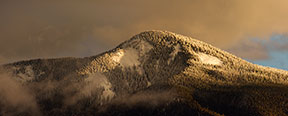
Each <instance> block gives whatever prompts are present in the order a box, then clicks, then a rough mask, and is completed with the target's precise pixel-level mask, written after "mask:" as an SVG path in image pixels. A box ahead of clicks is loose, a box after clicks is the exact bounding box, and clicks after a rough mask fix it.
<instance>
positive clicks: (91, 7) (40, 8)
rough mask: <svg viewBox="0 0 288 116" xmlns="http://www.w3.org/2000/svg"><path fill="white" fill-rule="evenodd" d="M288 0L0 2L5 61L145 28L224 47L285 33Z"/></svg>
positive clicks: (65, 51)
mask: <svg viewBox="0 0 288 116" xmlns="http://www.w3.org/2000/svg"><path fill="white" fill-rule="evenodd" d="M287 5H288V1H287V0H274V1H263V0H252V1H251V0H233V1H227V0H217V1H212V0H184V1H176V0H169V1H167V0H166V1H165V0H159V1H153V0H148V1H147V0H146V1H132V0H123V1H101V0H100V1H66V0H62V1H57V2H56V1H53V2H52V1H45V2H44V1H33V0H31V1H25V3H24V2H23V3H19V2H17V3H16V2H13V1H7V2H2V3H1V5H0V8H1V12H0V16H1V19H0V24H1V27H0V56H2V57H3V58H5V59H6V60H1V59H0V63H7V62H12V61H16V60H20V59H30V58H43V57H45V58H47V57H63V56H89V55H95V54H97V53H100V52H103V51H105V50H108V49H111V48H113V47H114V46H116V45H118V44H119V43H120V42H122V41H124V40H127V39H129V38H130V37H131V36H133V35H134V34H137V33H139V32H141V31H144V30H151V29H157V30H168V31H173V32H176V33H180V34H183V35H187V36H192V37H195V38H197V39H200V40H203V41H206V42H208V43H211V44H212V45H215V46H216V47H220V48H223V49H228V48H233V47H234V45H236V44H237V43H239V41H241V40H242V39H245V38H249V37H259V38H264V39H265V38H267V37H269V36H270V35H271V34H275V33H279V34H286V33H287V30H288V26H287V24H288V22H287V20H288V14H287V13H286V11H287V10H288V7H287Z"/></svg>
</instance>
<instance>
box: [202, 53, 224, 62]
mask: <svg viewBox="0 0 288 116" xmlns="http://www.w3.org/2000/svg"><path fill="white" fill-rule="evenodd" d="M197 55H198V57H199V59H200V61H201V62H202V63H203V64H212V65H221V64H222V61H221V60H220V59H218V58H217V57H215V56H211V55H208V54H205V53H197Z"/></svg>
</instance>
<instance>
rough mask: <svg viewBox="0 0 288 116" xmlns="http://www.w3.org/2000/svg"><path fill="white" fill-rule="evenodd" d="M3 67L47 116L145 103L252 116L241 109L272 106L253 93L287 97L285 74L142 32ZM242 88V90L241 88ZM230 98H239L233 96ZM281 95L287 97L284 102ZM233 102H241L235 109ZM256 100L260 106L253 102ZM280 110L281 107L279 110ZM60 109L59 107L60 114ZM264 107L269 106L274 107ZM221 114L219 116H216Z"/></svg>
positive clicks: (174, 37)
mask: <svg viewBox="0 0 288 116" xmlns="http://www.w3.org/2000/svg"><path fill="white" fill-rule="evenodd" d="M3 68H5V71H6V72H9V73H10V74H11V79H13V80H16V81H17V82H19V83H21V84H23V85H25V86H27V87H28V88H29V89H31V92H34V93H35V94H36V95H37V96H36V97H35V98H38V99H37V102H39V104H40V107H41V111H44V112H46V113H47V112H48V113H51V114H48V113H47V115H53V113H54V111H55V112H56V111H57V112H56V114H59V115H60V114H61V113H63V112H62V111H64V112H72V111H71V108H72V109H75V111H77V112H76V114H77V113H78V114H81V113H83V112H84V113H86V111H83V112H82V111H81V110H80V109H87V105H88V106H89V108H88V109H89V110H87V112H90V113H91V114H95V112H96V113H97V114H99V115H101V113H102V112H103V111H105V112H106V113H107V115H109V113H111V112H110V111H112V112H113V111H115V112H117V111H118V112H119V113H120V112H122V111H126V108H127V107H128V108H127V109H129V110H132V111H133V110H139V109H137V108H138V107H142V105H143V103H145V104H144V105H143V106H145V107H144V108H143V109H147V108H148V109H147V110H148V113H149V112H154V111H157V112H158V113H159V112H162V111H163V109H167V108H171V107H172V108H173V113H172V114H171V115H180V114H182V111H183V108H186V109H187V113H188V114H193V113H195V112H196V113H195V114H199V113H201V114H203V115H204V114H210V115H211V114H213V112H212V111H210V110H208V109H205V108H202V106H200V105H199V104H200V103H201V104H204V106H206V105H208V106H211V108H214V107H213V106H214V105H215V104H216V105H218V106H219V107H220V108H222V109H221V112H220V114H221V113H222V112H224V113H226V114H228V115H229V114H231V112H229V111H230V110H231V111H235V112H236V111H237V113H243V112H242V111H244V110H245V112H244V113H243V115H247V114H251V112H252V113H254V114H255V112H254V111H252V110H247V109H241V108H242V105H244V106H245V107H246V108H250V107H252V108H254V107H256V106H257V107H258V105H259V104H257V103H267V104H269V103H270V102H269V101H268V102H267V101H261V102H258V101H257V100H258V99H256V98H259V96H258V94H254V93H258V92H259V91H260V92H263V91H264V93H265V95H266V94H267V96H266V97H265V98H263V99H264V100H265V99H268V98H270V96H269V95H270V93H269V92H270V91H269V92H265V87H267V86H269V87H270V85H273V87H275V86H277V87H281V88H282V89H283V91H284V93H285V91H286V90H287V89H286V88H287V87H286V85H287V84H288V73H287V71H284V70H279V69H274V68H269V67H263V66H259V65H255V64H252V63H249V62H247V61H245V60H242V59H241V58H238V57H236V56H234V55H232V54H230V53H227V52H225V51H223V50H221V49H218V48H216V47H213V46H212V45H210V44H207V43H205V42H202V41H199V40H196V39H193V38H190V37H187V36H183V35H180V34H175V33H172V32H168V31H145V32H142V33H140V34H137V35H135V36H133V37H132V38H131V39H129V40H127V41H125V42H123V43H121V44H120V45H119V46H117V47H116V48H114V49H112V50H110V51H107V52H104V53H102V54H99V55H97V56H91V57H86V58H59V59H37V60H29V61H21V62H16V63H11V64H7V65H4V66H3ZM5 71H4V72H5ZM2 83H3V82H2ZM251 86H252V88H250V87H251ZM241 87H244V88H243V89H241V90H239V88H241ZM247 88H248V90H247ZM263 88H264V89H263ZM0 89H1V88H0ZM243 90H245V91H243ZM275 90H276V91H278V92H281V93H283V91H282V90H278V89H277V88H275ZM251 91H252V92H251ZM0 92H1V91H0ZM231 92H232V93H233V92H234V93H235V92H236V93H235V94H237V95H235V96H232V98H231V97H230V96H231V95H230V94H231ZM246 92H248V93H246ZM249 92H251V93H252V95H251V94H250V93H249ZM253 92H254V93H253ZM242 94H243V95H242ZM285 94H287V91H286V93H285ZM223 95H224V97H223ZM239 95H240V97H241V98H238V97H239ZM227 96H228V97H227ZM0 97H2V96H0ZM4 97H5V96H4ZM214 97H215V98H214ZM261 97H262V95H261ZM261 97H260V98H261ZM273 97H274V96H273ZM276 97H278V98H279V99H280V98H281V99H282V96H276ZM223 98H225V100H224V101H225V103H226V98H227V104H228V105H227V104H225V103H224V102H223V103H219V102H218V101H219V99H220V100H222V101H223ZM234 98H235V99H240V100H239V103H238V101H237V103H235V101H234V100H235V99H234ZM243 99H244V100H243ZM245 99H248V100H245ZM261 99H262V98H261ZM261 99H260V100H261ZM196 100H199V103H198V102H197V101H196ZM213 100H215V101H213ZM229 100H230V101H229ZM253 100H256V101H257V102H250V101H253ZM275 100H278V99H275ZM287 101H288V99H287ZM51 102H52V103H51ZM56 102H57V103H56ZM88 102H89V103H88ZM210 102H211V103H210ZM215 102H216V103H215ZM49 103H50V104H52V106H49ZM147 103H148V104H147ZM214 103H215V104H214ZM0 104H1V101H0ZM47 104H48V106H47ZM53 104H57V105H55V106H53ZM119 104H120V106H119V107H115V105H116V106H117V105H119ZM139 104H140V106H139ZM187 104H188V105H187ZM205 104H206V105H205ZM230 104H232V105H233V107H231V106H230ZM239 104H240V105H239ZM247 104H252V106H249V105H248V106H247ZM151 105H152V106H151ZM277 105H278V104H276V106H275V107H281V106H277ZM24 106H25V105H24ZM58 106H61V107H60V108H58V109H57V110H55V108H54V107H58ZM62 106H63V107H62ZM123 106H124V108H122V107H123ZM126 106H127V107H126ZM131 106H132V107H131ZM134 106H137V107H136V109H135V108H134ZM175 106H176V109H175ZM178 106H179V107H178ZM218 106H215V107H217V108H218ZM259 106H262V105H259ZM0 107H1V106H0ZM95 107H96V108H95ZM266 107H269V108H270V105H266ZM49 108H50V109H49ZM61 108H67V109H64V110H63V109H61ZM105 108H108V110H107V109H105ZM109 108H111V109H112V110H109ZM113 108H114V109H113ZM121 108H122V109H121ZM149 108H150V109H149ZM151 108H152V109H151ZM153 108H156V109H153ZM157 108H159V109H157ZM177 108H179V109H177ZM217 108H216V109H215V108H214V109H213V110H215V111H216V112H218V111H219V110H217ZM227 108H230V110H229V111H228V110H226V109H227ZM233 108H234V109H233ZM260 108H262V107H260ZM269 108H268V109H269ZM69 109H70V110H69ZM95 109H99V111H98V110H97V111H95ZM119 109H120V111H119ZM143 109H141V110H143ZM235 109H236V110H235ZM0 110H1V109H0ZM174 110H175V111H176V112H174ZM238 110H239V111H238ZM73 111H74V110H73ZM171 111H172V110H171ZM261 111H262V110H261ZM263 111H267V109H263ZM197 112H198V113H197ZM246 112H248V113H247V114H245V113H246ZM122 113H123V112H122ZM165 113H167V111H165ZM127 114H129V112H128V113H127ZM159 114H161V113H159ZM167 114H169V113H167ZM214 114H217V113H214ZM232 114H233V113H232ZM124 115H125V112H124ZM139 115H140V114H139ZM141 115H142V114H141Z"/></svg>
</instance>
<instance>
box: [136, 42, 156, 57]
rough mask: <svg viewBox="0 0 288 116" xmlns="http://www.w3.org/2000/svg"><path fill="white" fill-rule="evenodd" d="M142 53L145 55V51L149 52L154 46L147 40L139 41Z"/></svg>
mask: <svg viewBox="0 0 288 116" xmlns="http://www.w3.org/2000/svg"><path fill="white" fill-rule="evenodd" d="M139 48H140V54H141V55H144V54H145V53H147V52H149V51H150V50H151V49H152V48H153V46H152V45H151V44H149V43H148V42H146V41H140V42H139Z"/></svg>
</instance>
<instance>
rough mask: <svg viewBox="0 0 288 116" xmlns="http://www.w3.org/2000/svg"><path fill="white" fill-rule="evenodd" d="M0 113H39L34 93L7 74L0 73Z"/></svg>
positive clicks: (35, 114)
mask: <svg viewBox="0 0 288 116" xmlns="http://www.w3.org/2000/svg"><path fill="white" fill-rule="evenodd" d="M0 108H1V110H0V115H18V114H21V113H27V114H29V115H33V116H37V115H38V116H39V115H41V113H40V110H39V107H38V105H37V102H36V99H35V96H34V94H33V93H32V92H31V91H29V89H28V88H27V87H25V86H23V85H21V84H20V83H19V82H16V81H15V80H14V79H13V77H12V76H11V75H9V74H6V73H3V72H1V74H0Z"/></svg>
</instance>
